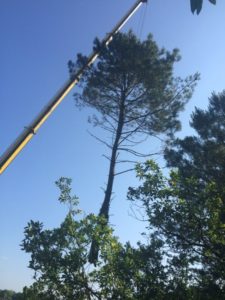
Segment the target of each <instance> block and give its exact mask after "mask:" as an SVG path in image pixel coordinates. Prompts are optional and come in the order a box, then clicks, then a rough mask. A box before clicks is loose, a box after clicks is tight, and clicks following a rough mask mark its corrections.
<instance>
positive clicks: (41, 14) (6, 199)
mask: <svg viewBox="0 0 225 300" xmlns="http://www.w3.org/2000/svg"><path fill="white" fill-rule="evenodd" d="M204 2H205V3H204V7H203V10H202V12H201V14H200V15H199V16H196V15H194V16H193V15H192V14H191V12H190V8H189V0H183V1H181V0H149V4H148V7H147V12H146V17H145V22H144V26H143V31H142V38H144V37H146V35H147V34H148V33H150V32H151V33H152V34H153V36H154V38H155V40H156V41H157V43H158V44H159V45H160V46H164V47H166V48H167V49H170V50H171V49H172V48H174V47H177V48H179V49H180V50H181V55H182V60H181V62H179V63H178V64H177V66H176V69H175V73H176V74H178V75H181V76H186V75H189V74H193V73H194V72H196V71H199V72H200V73H201V81H200V82H199V84H198V87H197V88H196V92H195V94H194V96H193V97H192V99H191V101H190V103H189V104H188V105H187V109H186V110H185V112H184V113H182V115H181V119H182V122H183V131H182V132H181V135H187V134H191V130H190V128H189V126H188V122H189V119H190V114H191V112H192V111H193V109H194V107H195V106H198V107H202V108H204V107H206V106H207V102H208V100H207V99H208V97H209V96H210V94H211V92H212V91H216V92H220V91H222V90H223V89H224V88H225V76H224V70H225V1H218V4H217V5H216V6H215V7H214V6H212V5H210V4H209V3H208V1H206V0H204ZM133 3H134V0H107V1H106V0H66V1H65V0H36V1H35V0H33V1H30V0H20V1H16V0H1V3H0V37H1V47H0V111H1V118H0V154H2V153H3V151H4V150H5V149H6V148H7V147H8V146H9V145H10V144H11V143H12V142H13V140H14V139H15V138H16V137H17V135H18V134H19V133H20V132H21V131H22V130H23V127H24V126H27V125H29V123H30V121H31V120H32V119H33V118H34V117H35V116H36V114H37V113H38V112H39V111H40V109H41V108H42V107H43V106H44V105H45V104H46V103H47V102H48V101H49V99H50V98H51V97H52V96H53V95H54V94H55V92H56V91H57V90H58V89H59V88H60V87H61V85H62V84H63V83H64V81H65V80H66V79H67V78H68V69H67V62H68V60H69V59H72V58H74V57H75V55H76V53H77V52H82V53H83V54H89V52H90V50H91V47H92V41H93V39H94V38H95V37H96V36H98V37H99V38H102V37H103V36H104V35H105V33H106V32H109V31H110V30H111V29H112V27H113V26H114V25H115V23H116V22H117V21H118V20H119V19H120V18H121V17H122V16H123V14H124V13H125V12H126V11H127V10H128V9H129V8H130V7H131V5H133ZM142 15H143V9H141V10H140V11H139V12H138V13H137V14H136V15H135V16H134V17H133V18H132V20H131V21H130V22H129V24H128V25H127V26H126V27H125V29H124V30H125V31H126V30H128V29H129V28H132V29H133V30H134V32H135V33H137V34H139V33H140V30H139V28H140V27H139V24H140V18H141V16H142ZM90 113H92V111H91V110H88V109H84V110H82V111H79V110H78V109H77V108H76V107H75V106H74V101H73V97H72V94H70V95H69V96H68V97H67V98H66V99H65V101H64V102H63V103H62V104H61V105H60V107H58V109H57V110H56V111H55V113H54V114H53V115H52V116H51V117H50V118H49V119H48V121H47V122H46V123H45V124H44V126H43V127H42V128H41V129H40V130H39V132H38V134H37V135H36V136H35V137H34V138H33V139H32V141H31V142H30V143H29V144H28V145H27V147H26V148H25V149H24V150H23V151H22V153H21V154H20V155H19V156H18V157H17V158H16V159H15V161H14V162H13V163H12V165H10V167H9V168H8V169H7V170H6V171H5V173H4V174H3V175H1V177H0V191H1V193H0V195H1V196H0V200H1V210H0V289H14V290H21V289H22V287H23V286H24V285H29V284H30V283H31V276H32V273H31V271H29V270H28V268H27V265H28V261H29V256H28V255H26V254H24V253H23V252H22V251H21V250H20V243H21V240H22V239H23V229H24V227H25V226H26V224H27V222H28V221H29V220H30V219H33V220H39V221H42V222H43V223H44V224H45V227H46V228H52V227H54V226H58V225H59V224H60V222H61V221H62V220H63V218H64V216H65V213H66V210H65V208H64V207H63V206H61V205H60V204H59V203H58V201H57V197H58V190H57V189H56V187H55V184H54V182H55V181H56V180H57V179H58V178H59V177H60V176H67V177H71V178H73V187H74V192H75V193H76V194H77V195H78V196H79V197H80V202H81V203H80V206H81V208H82V209H83V210H85V211H86V212H95V213H98V211H99V208H100V204H101V202H102V200H103V191H102V189H101V188H102V187H104V186H105V182H106V176H107V167H108V165H107V161H105V159H104V158H103V157H102V154H103V153H104V152H105V149H104V147H103V146H102V145H100V144H98V143H97V142H96V141H95V140H94V139H93V138H92V137H90V136H89V135H88V133H87V129H91V126H90V125H89V124H88V123H87V116H88V115H89V114H90ZM93 132H95V129H93ZM99 134H103V133H101V132H99ZM153 147H154V143H153V144H150V145H149V148H150V149H153ZM153 150H154V149H153ZM132 184H135V180H134V176H133V175H131V174H126V175H124V176H122V177H120V182H118V180H116V182H115V189H114V191H115V194H114V200H113V202H112V206H111V215H112V216H111V219H110V221H111V224H113V226H114V228H115V231H116V234H117V235H120V237H121V240H122V241H126V240H130V241H131V242H132V243H135V241H136V240H137V239H138V237H139V234H140V232H141V231H142V229H143V224H140V223H139V222H138V221H135V220H134V219H133V218H132V217H130V216H129V203H128V201H126V196H125V195H126V190H127V187H128V186H129V185H132Z"/></svg>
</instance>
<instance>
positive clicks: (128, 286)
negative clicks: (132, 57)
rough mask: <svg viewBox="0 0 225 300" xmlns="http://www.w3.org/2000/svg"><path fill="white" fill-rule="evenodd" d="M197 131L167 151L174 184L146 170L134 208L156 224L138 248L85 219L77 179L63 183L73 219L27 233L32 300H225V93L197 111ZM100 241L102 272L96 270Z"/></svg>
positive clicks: (32, 226)
mask: <svg viewBox="0 0 225 300" xmlns="http://www.w3.org/2000/svg"><path fill="white" fill-rule="evenodd" d="M191 125H192V127H193V128H194V129H195V130H196V132H197V135H196V136H191V137H186V138H184V139H182V140H180V139H177V140H176V141H175V142H174V145H172V146H171V148H170V149H167V151H166V154H165V155H166V159H167V162H168V164H169V166H172V167H173V168H172V169H171V171H170V174H169V175H168V176H165V175H163V173H162V171H161V170H160V168H159V166H158V165H157V164H156V163H155V162H154V161H152V160H149V161H147V162H145V163H143V164H138V165H137V166H136V174H137V178H138V179H139V181H140V184H139V186H137V187H130V188H129V191H128V199H129V201H131V203H132V205H133V211H135V214H136V217H139V218H142V221H144V222H146V231H145V233H144V236H145V238H146V239H145V242H138V243H137V245H136V246H132V245H131V244H130V243H129V242H127V243H125V244H122V243H121V242H119V240H118V239H117V238H116V237H115V236H114V235H113V230H112V228H110V227H109V226H108V225H104V226H101V222H103V223H104V219H103V218H102V217H99V216H98V217H96V216H94V215H91V214H90V215H84V214H83V213H82V212H81V211H80V210H79V209H78V198H77V197H73V196H71V180H70V179H67V178H61V179H60V180H59V181H58V182H57V185H58V187H59V188H60V191H61V192H60V197H59V200H60V202H62V203H65V204H68V209H69V211H68V214H67V216H66V218H65V220H64V221H63V222H62V224H61V225H60V226H59V227H58V228H55V229H52V230H46V229H44V227H43V224H41V223H40V222H34V221H30V222H29V223H28V225H27V227H26V228H25V238H24V240H23V242H22V248H23V250H24V251H26V252H27V253H30V254H31V260H30V265H29V267H30V268H31V269H32V270H34V279H35V282H34V284H33V285H32V286H31V287H30V288H25V289H24V293H23V294H24V299H27V300H35V299H43V300H44V299H154V300H168V299H171V300H173V299H174V300H177V299H179V300H191V299H193V300H195V299H196V300H211V299H213V300H223V299H225V271H224V270H225V188H224V182H225V92H224V93H221V94H218V95H216V94H213V95H212V96H211V98H210V103H209V107H208V109H207V110H205V111H204V110H200V109H196V110H195V112H194V113H193V115H192V122H191ZM104 224H105V223H104ZM93 239H95V240H97V241H98V244H99V260H98V262H97V263H96V266H93V265H91V264H89V262H88V255H89V254H88V253H89V250H90V245H91V241H92V240H93Z"/></svg>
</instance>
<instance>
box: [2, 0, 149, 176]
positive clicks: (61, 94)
mask: <svg viewBox="0 0 225 300" xmlns="http://www.w3.org/2000/svg"><path fill="white" fill-rule="evenodd" d="M143 3H147V0H138V1H137V2H136V3H135V4H134V5H133V6H132V7H131V8H130V10H129V11H128V12H127V13H126V14H125V16H124V17H123V18H122V19H121V20H120V21H119V22H118V23H117V24H116V26H115V27H114V28H113V30H112V31H111V32H110V33H109V34H107V35H106V37H105V38H104V39H103V40H102V42H101V44H102V46H107V45H108V44H109V43H110V42H111V41H112V39H113V36H114V35H115V34H116V33H117V32H119V31H120V30H121V28H122V27H123V26H124V25H125V24H126V23H127V21H128V20H129V19H130V18H131V17H132V16H133V14H134V13H135V12H136V11H137V10H138V9H139V7H140V6H141V5H142V4H143ZM98 56H99V51H98V50H97V51H95V52H93V53H91V54H90V56H89V57H88V60H87V63H86V64H85V65H84V66H83V67H82V68H81V69H80V70H78V71H77V73H76V74H75V75H74V76H73V78H71V79H69V80H68V81H67V82H66V83H65V84H64V85H63V87H62V88H61V89H60V90H59V91H58V92H57V93H56V95H55V96H54V97H53V98H52V99H51V100H50V101H49V102H48V104H47V105H46V106H45V107H44V108H43V109H42V111H41V112H40V113H39V114H38V115H37V117H36V118H35V119H34V120H33V121H32V122H31V123H30V125H29V126H27V127H25V128H24V131H23V132H22V133H21V134H20V135H19V136H18V138H17V139H16V140H15V141H14V142H13V143H12V145H10V146H9V148H8V149H7V150H6V151H5V152H4V153H3V155H2V156H1V157H0V174H1V173H3V172H4V170H5V169H6V168H7V167H8V166H9V165H10V163H11V162H12V161H13V160H14V158H15V157H16V156H17V155H18V154H19V153H20V151H21V150H22V149H23V148H24V147H25V146H26V144H27V143H28V142H29V141H30V140H31V139H32V137H33V136H34V135H35V134H36V132H37V131H38V129H39V128H40V127H41V125H42V124H43V123H44V122H45V121H46V120H47V118H48V117H49V116H50V115H51V113H52V112H53V111H54V110H55V109H56V107H57V106H58V105H59V104H60V103H61V102H62V100H63V99H64V98H65V96H66V95H67V94H68V93H69V92H70V91H71V90H72V88H73V87H74V86H75V85H76V84H77V83H78V82H79V80H80V78H81V77H82V74H83V73H84V71H85V69H86V68H88V67H89V66H90V65H91V64H93V63H94V62H95V60H96V59H97V58H98Z"/></svg>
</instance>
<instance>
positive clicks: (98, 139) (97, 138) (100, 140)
mask: <svg viewBox="0 0 225 300" xmlns="http://www.w3.org/2000/svg"><path fill="white" fill-rule="evenodd" d="M87 132H88V133H89V134H90V136H92V137H93V138H95V139H96V140H97V141H99V142H101V143H102V144H104V145H105V146H107V147H108V148H109V149H112V146H111V145H109V144H108V143H106V142H105V141H103V140H102V139H100V138H99V137H97V136H96V135H94V134H92V133H91V132H90V131H89V130H87Z"/></svg>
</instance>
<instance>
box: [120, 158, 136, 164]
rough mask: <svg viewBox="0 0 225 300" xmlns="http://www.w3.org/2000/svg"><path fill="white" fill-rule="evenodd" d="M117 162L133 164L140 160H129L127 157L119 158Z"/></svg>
mask: <svg viewBox="0 0 225 300" xmlns="http://www.w3.org/2000/svg"><path fill="white" fill-rule="evenodd" d="M116 163H117V164H120V163H131V164H137V163H138V161H137V160H127V159H123V160H117V162H116Z"/></svg>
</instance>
